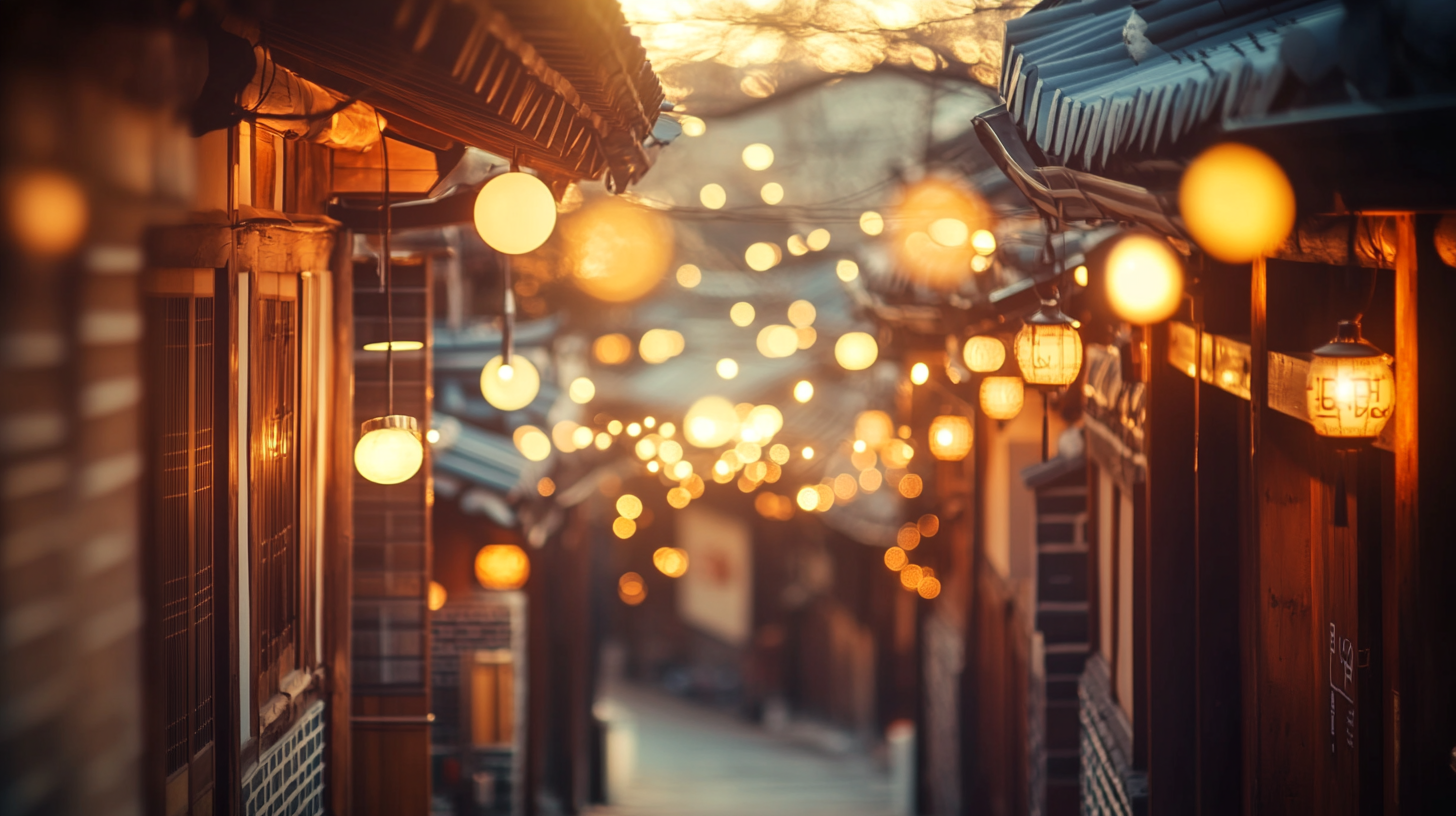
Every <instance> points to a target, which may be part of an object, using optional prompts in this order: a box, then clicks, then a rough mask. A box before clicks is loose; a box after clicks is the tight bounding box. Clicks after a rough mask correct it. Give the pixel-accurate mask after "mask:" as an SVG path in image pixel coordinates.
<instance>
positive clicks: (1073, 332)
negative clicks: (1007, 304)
mask: <svg viewBox="0 0 1456 816" xmlns="http://www.w3.org/2000/svg"><path fill="white" fill-rule="evenodd" d="M1015 346H1016V364H1017V365H1018V366H1020V368H1021V377H1022V379H1024V380H1026V382H1027V383H1029V384H1031V385H1056V386H1061V385H1070V384H1071V383H1072V381H1073V380H1076V379H1077V372H1079V371H1081V370H1082V337H1081V335H1079V334H1077V329H1076V327H1074V326H1073V325H1072V319H1071V318H1070V317H1067V316H1066V315H1064V314H1062V313H1061V310H1059V309H1057V307H1055V306H1043V307H1042V308H1041V309H1040V310H1038V311H1037V313H1036V314H1034V315H1032V316H1031V317H1028V318H1027V319H1026V325H1024V326H1022V327H1021V331H1019V332H1017V333H1016V342H1015Z"/></svg>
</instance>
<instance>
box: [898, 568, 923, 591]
mask: <svg viewBox="0 0 1456 816" xmlns="http://www.w3.org/2000/svg"><path fill="white" fill-rule="evenodd" d="M920 578H921V570H920V567H918V566H916V565H914V564H906V565H905V566H903V567H901V568H900V586H902V587H904V588H906V589H909V590H912V591H913V590H916V589H918V588H919V587H920Z"/></svg>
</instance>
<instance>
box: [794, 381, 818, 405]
mask: <svg viewBox="0 0 1456 816" xmlns="http://www.w3.org/2000/svg"><path fill="white" fill-rule="evenodd" d="M813 398H814V384H813V383H811V382H809V381H808V380H799V381H798V382H797V383H794V399H795V400H798V401H799V402H808V401H809V400H811V399H813Z"/></svg>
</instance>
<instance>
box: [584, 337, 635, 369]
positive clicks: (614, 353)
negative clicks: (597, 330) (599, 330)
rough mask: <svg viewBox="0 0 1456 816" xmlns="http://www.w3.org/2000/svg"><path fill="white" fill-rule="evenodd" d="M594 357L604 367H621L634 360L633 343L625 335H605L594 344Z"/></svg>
mask: <svg viewBox="0 0 1456 816" xmlns="http://www.w3.org/2000/svg"><path fill="white" fill-rule="evenodd" d="M592 356H593V357H596V358H597V362H599V363H602V364H604V365H621V364H622V363H625V362H627V361H628V360H630V359H632V341H631V339H629V338H628V337H627V335H625V334H604V335H602V336H601V337H598V338H597V339H596V341H595V342H593V343H592Z"/></svg>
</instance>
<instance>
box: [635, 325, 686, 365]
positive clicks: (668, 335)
mask: <svg viewBox="0 0 1456 816" xmlns="http://www.w3.org/2000/svg"><path fill="white" fill-rule="evenodd" d="M685 348H687V343H686V341H684V340H683V336H682V334H680V333H679V332H676V331H673V330H672V329H648V330H647V331H646V332H645V333H643V335H642V340H641V341H640V342H639V343H638V344H637V353H638V354H639V355H641V356H642V361H643V362H645V363H650V364H652V365H658V364H661V363H665V362H667V361H668V360H671V359H672V358H674V357H676V356H678V355H679V354H682V353H683V350H684V349H685Z"/></svg>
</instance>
